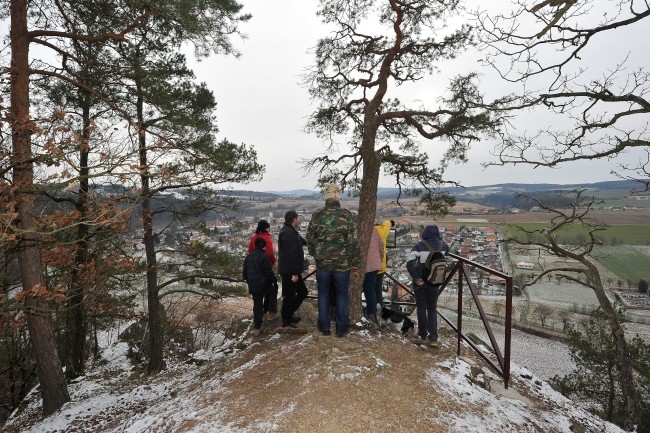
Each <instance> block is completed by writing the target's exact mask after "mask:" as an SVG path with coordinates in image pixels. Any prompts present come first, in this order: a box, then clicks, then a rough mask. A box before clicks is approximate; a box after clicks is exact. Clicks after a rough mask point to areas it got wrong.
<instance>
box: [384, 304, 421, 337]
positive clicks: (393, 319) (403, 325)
mask: <svg viewBox="0 0 650 433" xmlns="http://www.w3.org/2000/svg"><path fill="white" fill-rule="evenodd" d="M379 317H381V319H382V322H383V323H384V324H385V325H388V326H389V327H391V328H392V329H394V330H396V331H399V332H401V333H402V335H403V336H406V335H407V334H408V332H409V330H410V329H415V323H413V321H412V320H411V319H409V317H408V316H407V315H406V314H404V313H402V312H401V311H395V310H391V309H390V308H388V307H386V306H383V307H381V312H380V314H379Z"/></svg>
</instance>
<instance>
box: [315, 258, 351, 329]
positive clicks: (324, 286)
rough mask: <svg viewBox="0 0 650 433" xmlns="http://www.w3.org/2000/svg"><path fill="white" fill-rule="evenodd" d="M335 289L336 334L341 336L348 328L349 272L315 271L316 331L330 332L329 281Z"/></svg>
mask: <svg viewBox="0 0 650 433" xmlns="http://www.w3.org/2000/svg"><path fill="white" fill-rule="evenodd" d="M332 280H333V281H334V287H335V288H336V333H337V334H343V333H344V332H347V331H348V330H349V328H350V317H349V309H350V306H349V299H348V285H349V284H350V271H343V272H333V271H327V270H324V269H316V284H317V285H318V330H319V331H321V332H325V331H329V330H330V296H329V292H330V281H332Z"/></svg>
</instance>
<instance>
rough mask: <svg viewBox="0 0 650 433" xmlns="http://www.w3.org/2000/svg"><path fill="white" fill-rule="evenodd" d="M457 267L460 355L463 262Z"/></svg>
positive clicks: (458, 343) (457, 350)
mask: <svg viewBox="0 0 650 433" xmlns="http://www.w3.org/2000/svg"><path fill="white" fill-rule="evenodd" d="M456 267H457V268H458V273H457V275H458V317H457V325H456V326H458V332H457V335H458V342H457V343H456V345H457V347H456V353H457V354H458V355H460V348H461V342H462V334H463V279H462V278H461V275H462V274H463V272H461V271H462V270H463V262H461V261H459V262H458V263H457V264H456Z"/></svg>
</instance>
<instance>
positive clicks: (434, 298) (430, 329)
mask: <svg viewBox="0 0 650 433" xmlns="http://www.w3.org/2000/svg"><path fill="white" fill-rule="evenodd" d="M413 294H414V295H415V306H416V308H417V317H418V334H419V335H420V337H422V339H425V338H427V337H428V338H429V340H433V341H437V340H438V312H437V311H436V310H437V308H438V295H439V294H440V291H439V286H429V285H424V286H419V287H417V288H414V289H413Z"/></svg>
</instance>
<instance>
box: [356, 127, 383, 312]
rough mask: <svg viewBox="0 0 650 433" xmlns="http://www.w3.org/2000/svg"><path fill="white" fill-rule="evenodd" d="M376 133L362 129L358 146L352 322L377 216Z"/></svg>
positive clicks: (378, 166)
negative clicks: (357, 254) (359, 176)
mask: <svg viewBox="0 0 650 433" xmlns="http://www.w3.org/2000/svg"><path fill="white" fill-rule="evenodd" d="M369 122H370V123H372V122H376V120H375V118H374V117H373V118H372V119H371V120H370V121H369ZM376 130H377V128H376V127H375V126H374V125H372V124H370V125H369V126H368V127H366V128H364V136H363V138H362V143H361V154H362V158H363V179H362V182H361V192H360V195H359V217H358V227H357V235H358V238H359V252H360V254H361V259H362V260H361V263H362V265H361V268H360V269H359V270H357V271H356V272H353V273H352V276H351V281H350V314H351V318H352V320H357V319H358V318H360V317H361V314H362V304H361V294H362V293H363V280H364V278H365V272H366V262H367V259H368V248H369V246H370V237H371V236H372V230H374V226H375V215H376V213H377V188H378V184H379V171H380V169H381V160H380V159H379V157H378V155H377V153H376V152H375V136H376Z"/></svg>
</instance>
